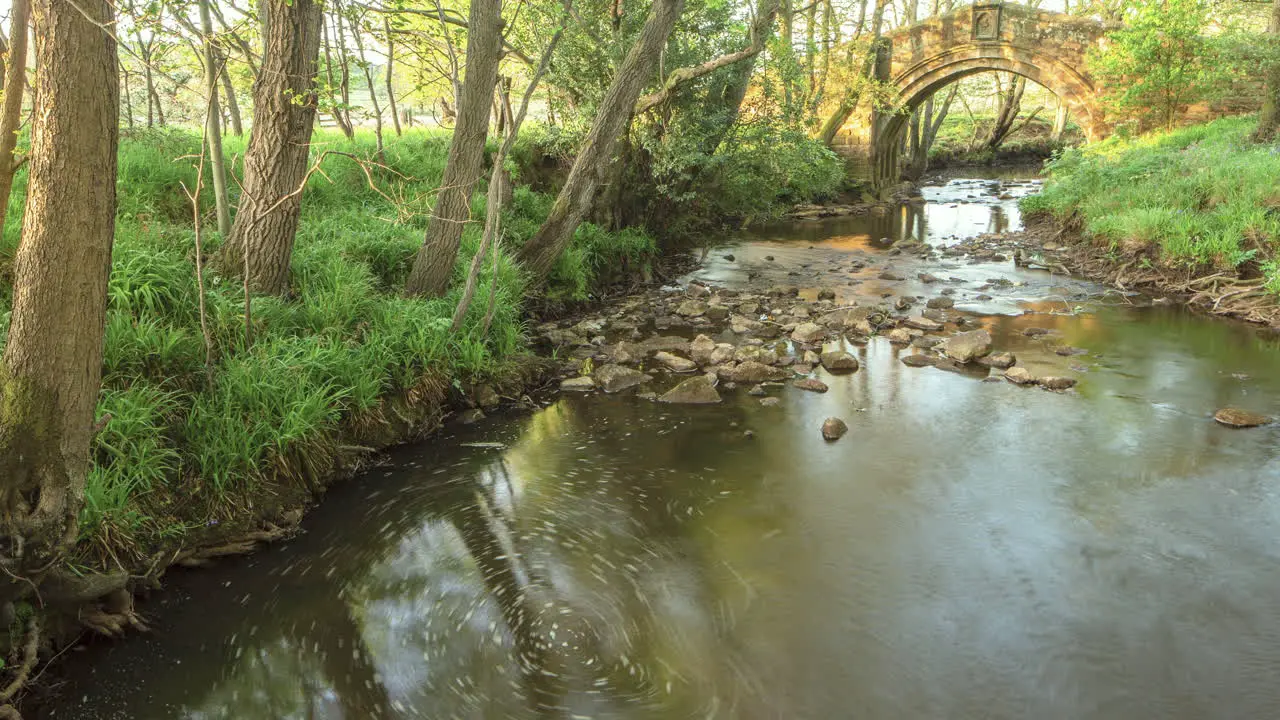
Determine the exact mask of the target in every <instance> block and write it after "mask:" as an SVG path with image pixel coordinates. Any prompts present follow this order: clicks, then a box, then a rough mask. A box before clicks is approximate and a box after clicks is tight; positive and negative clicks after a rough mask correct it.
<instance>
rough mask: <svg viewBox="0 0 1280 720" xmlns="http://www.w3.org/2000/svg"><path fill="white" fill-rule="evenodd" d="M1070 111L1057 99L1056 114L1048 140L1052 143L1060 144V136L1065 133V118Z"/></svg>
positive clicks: (1060, 99)
mask: <svg viewBox="0 0 1280 720" xmlns="http://www.w3.org/2000/svg"><path fill="white" fill-rule="evenodd" d="M1070 114H1071V111H1070V109H1069V108H1068V107H1067V103H1066V102H1064V101H1063V99H1062V98H1058V112H1057V113H1056V114H1055V115H1054V116H1053V131H1052V132H1051V133H1050V135H1049V139H1050V140H1052V141H1053V142H1061V141H1062V135H1063V134H1064V133H1065V132H1066V131H1067V118H1068V117H1069V116H1070Z"/></svg>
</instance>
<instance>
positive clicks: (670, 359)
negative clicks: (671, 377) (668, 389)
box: [653, 352, 698, 373]
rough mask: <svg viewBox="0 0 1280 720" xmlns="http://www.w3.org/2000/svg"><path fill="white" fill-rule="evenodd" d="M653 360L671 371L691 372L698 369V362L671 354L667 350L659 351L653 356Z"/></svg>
mask: <svg viewBox="0 0 1280 720" xmlns="http://www.w3.org/2000/svg"><path fill="white" fill-rule="evenodd" d="M653 359H654V360H657V361H658V362H660V363H662V364H663V365H664V366H666V368H667V369H668V370H671V371H672V372H678V373H684V372H693V371H694V370H697V369H698V364H697V363H695V362H694V361H692V360H690V359H688V358H682V357H680V356H679V355H672V354H671V353H669V352H660V353H658V354H656V355H654V356H653Z"/></svg>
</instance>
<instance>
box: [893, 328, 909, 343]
mask: <svg viewBox="0 0 1280 720" xmlns="http://www.w3.org/2000/svg"><path fill="white" fill-rule="evenodd" d="M888 338H889V342H891V343H893V344H895V345H907V344H909V343H910V342H911V333H910V332H908V331H907V329H906V328H894V329H892V330H890V331H889V335H888Z"/></svg>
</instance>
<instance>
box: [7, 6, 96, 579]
mask: <svg viewBox="0 0 1280 720" xmlns="http://www.w3.org/2000/svg"><path fill="white" fill-rule="evenodd" d="M33 10H34V16H35V28H36V30H35V32H36V37H38V38H39V39H40V62H39V64H37V66H36V77H35V91H34V95H35V108H34V112H33V113H32V125H31V155H30V157H31V161H30V166H31V169H30V175H29V178H30V179H29V181H28V186H27V202H26V216H25V222H24V225H23V232H22V242H21V243H20V244H19V246H18V253H17V257H16V259H15V262H14V283H13V319H12V325H11V326H10V328H9V339H8V344H7V345H6V346H5V350H4V358H3V360H2V361H0V556H2V557H0V567H2V568H3V569H4V571H5V573H6V575H7V576H8V577H9V578H11V579H13V578H18V577H23V578H28V579H29V578H31V576H32V575H33V574H34V575H36V576H37V577H38V574H39V572H40V571H41V569H48V567H49V566H50V565H52V564H53V561H54V560H56V559H57V558H58V557H59V556H60V555H61V554H62V553H63V551H65V550H66V548H67V547H68V546H69V545H70V544H71V543H72V542H74V540H75V538H76V534H77V530H78V523H77V519H78V516H79V513H80V509H81V506H82V505H83V503H84V489H85V478H86V476H87V475H88V472H89V457H90V456H89V446H90V441H91V440H92V439H93V432H94V430H93V427H94V407H95V404H96V402H97V399H98V390H99V383H100V380H101V374H102V338H103V325H104V322H105V318H106V309H107V274H108V273H109V271H110V268H111V242H112V237H113V235H114V232H115V210H116V143H117V125H118V123H119V120H120V89H119V78H118V76H117V73H116V63H117V58H116V44H115V40H114V38H113V36H112V35H111V33H108V32H104V31H103V30H102V28H103V27H112V24H111V23H112V15H113V13H112V6H111V4H110V3H109V2H107V0H80V1H79V2H78V3H77V4H76V5H75V6H74V7H73V6H72V5H71V4H70V3H68V2H66V0H36V1H35V3H34V5H33ZM6 585H7V587H6V588H5V590H4V591H3V593H2V594H3V596H6V597H7V598H12V597H15V596H18V595H19V594H22V593H25V592H26V591H27V589H28V588H29V585H28V584H27V583H19V582H16V581H15V582H13V583H12V584H9V583H6Z"/></svg>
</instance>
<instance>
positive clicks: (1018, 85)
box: [986, 73, 1027, 150]
mask: <svg viewBox="0 0 1280 720" xmlns="http://www.w3.org/2000/svg"><path fill="white" fill-rule="evenodd" d="M995 78H996V95H997V96H998V97H999V98H1000V106H999V108H998V109H997V110H996V120H995V124H993V125H992V126H991V134H990V135H988V136H987V142H986V145H987V147H988V148H990V149H992V150H995V149H996V148H999V147H1000V145H1001V144H1003V143H1004V141H1005V138H1007V137H1009V135H1010V133H1011V132H1012V130H1013V124H1014V122H1015V121H1017V119H1018V113H1020V112H1022V95H1023V93H1024V92H1026V90H1027V79H1026V78H1024V77H1022V76H1021V75H1019V76H1016V77H1010V79H1009V86H1008V87H1007V88H1006V87H1004V86H1003V85H1001V83H1000V75H999V73H997V74H996V76H995Z"/></svg>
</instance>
